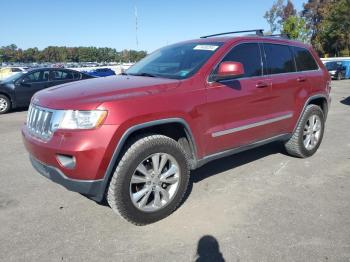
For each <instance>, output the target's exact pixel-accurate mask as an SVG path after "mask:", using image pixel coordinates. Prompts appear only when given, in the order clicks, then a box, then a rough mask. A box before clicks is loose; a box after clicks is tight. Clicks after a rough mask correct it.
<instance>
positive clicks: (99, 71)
mask: <svg viewBox="0 0 350 262" xmlns="http://www.w3.org/2000/svg"><path fill="white" fill-rule="evenodd" d="M84 73H85V74H87V75H90V76H96V77H105V76H112V75H115V72H114V71H113V70H112V69H110V68H96V69H94V70H91V71H86V72H84Z"/></svg>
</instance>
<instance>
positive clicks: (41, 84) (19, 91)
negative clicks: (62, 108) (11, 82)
mask: <svg viewBox="0 0 350 262" xmlns="http://www.w3.org/2000/svg"><path fill="white" fill-rule="evenodd" d="M49 72H50V71H49V70H39V71H34V72H30V73H27V74H25V75H24V76H23V77H22V78H20V79H19V80H17V81H16V83H15V95H16V103H17V105H18V106H27V105H29V104H30V100H31V98H32V96H33V95H34V94H35V93H36V92H38V91H40V90H42V89H44V88H47V87H48V86H49V81H48V80H49Z"/></svg>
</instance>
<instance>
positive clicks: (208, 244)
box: [195, 235, 225, 262]
mask: <svg viewBox="0 0 350 262" xmlns="http://www.w3.org/2000/svg"><path fill="white" fill-rule="evenodd" d="M195 261H196V262H212V261H215V262H224V261H225V259H224V257H223V255H222V253H221V252H220V246H219V242H218V241H217V240H216V238H215V237H213V236H210V235H205V236H203V237H201V239H200V240H199V241H198V245H197V254H196V258H195Z"/></svg>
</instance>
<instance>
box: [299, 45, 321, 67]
mask: <svg viewBox="0 0 350 262" xmlns="http://www.w3.org/2000/svg"><path fill="white" fill-rule="evenodd" d="M293 51H294V56H295V62H296V64H297V69H298V71H310V70H317V69H318V65H317V63H316V62H315V59H314V58H313V57H312V55H311V54H310V52H309V50H307V49H305V48H301V47H293Z"/></svg>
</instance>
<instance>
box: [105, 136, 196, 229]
mask: <svg viewBox="0 0 350 262" xmlns="http://www.w3.org/2000/svg"><path fill="white" fill-rule="evenodd" d="M164 156H166V157H164ZM157 157H159V161H158V160H157V159H158V158H157ZM163 159H168V160H166V161H167V162H165V165H163V166H164V167H159V168H158V173H155V174H153V172H151V171H154V172H157V167H155V166H154V164H153V163H157V162H158V163H159V166H162V160H163ZM173 166H175V167H176V168H173ZM143 167H145V168H146V169H144V168H143ZM139 170H141V171H142V172H139ZM159 170H160V171H159ZM174 170H176V173H174V175H173V176H168V177H167V178H166V179H165V177H166V174H172V173H173V172H175V171H174ZM167 171H169V172H168V173H167ZM157 174H158V175H157ZM157 177H158V178H157ZM140 179H141V180H140ZM162 179H163V180H162ZM140 181H142V182H140ZM146 181H147V182H146ZM162 181H167V182H168V181H169V182H170V181H171V182H172V183H169V184H168V183H167V182H162ZM174 181H177V182H174ZM188 181H189V161H188V159H187V156H186V153H185V151H184V150H183V149H182V147H181V146H180V144H179V143H177V142H176V141H175V140H173V139H171V138H169V137H166V136H163V135H150V136H146V137H143V138H140V139H139V140H137V141H136V142H134V143H133V144H132V145H131V146H130V147H129V148H128V149H127V150H126V152H125V154H124V155H123V156H122V158H121V160H120V162H119V163H118V166H117V168H116V170H115V172H114V174H113V177H112V179H111V181H110V184H109V188H108V192H107V202H108V204H109V205H110V207H111V208H112V209H113V211H115V212H116V213H117V214H119V215H121V216H122V217H123V218H124V219H126V220H127V221H129V222H131V223H133V224H135V225H146V224H150V223H154V222H156V221H158V220H161V219H163V218H165V217H167V216H168V215H170V214H171V213H172V212H174V211H175V209H176V208H177V207H178V206H179V204H180V203H181V201H182V199H183V197H184V195H185V192H186V189H187V186H188ZM132 182H133V183H132ZM157 183H158V184H157ZM148 184H149V185H148ZM150 188H152V189H150ZM146 190H147V192H146ZM164 191H167V192H168V193H166V192H164ZM142 192H146V193H142ZM141 195H143V196H142V197H140V199H138V196H141ZM156 195H158V198H157V197H156ZM136 196H137V197H136ZM156 198H157V199H158V201H156ZM167 199H169V200H168V202H167ZM156 202H157V204H156Z"/></svg>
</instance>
